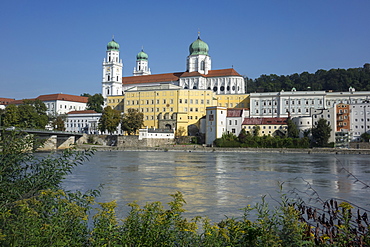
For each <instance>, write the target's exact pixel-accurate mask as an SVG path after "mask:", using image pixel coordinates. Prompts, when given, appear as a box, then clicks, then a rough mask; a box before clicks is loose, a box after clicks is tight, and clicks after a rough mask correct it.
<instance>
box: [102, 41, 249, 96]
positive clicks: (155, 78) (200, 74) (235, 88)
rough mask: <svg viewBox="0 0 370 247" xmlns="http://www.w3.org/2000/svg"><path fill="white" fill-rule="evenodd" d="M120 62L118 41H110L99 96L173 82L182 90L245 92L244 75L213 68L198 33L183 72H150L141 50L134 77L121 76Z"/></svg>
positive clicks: (227, 92)
mask: <svg viewBox="0 0 370 247" xmlns="http://www.w3.org/2000/svg"><path fill="white" fill-rule="evenodd" d="M122 69H123V64H122V60H121V59H120V58H119V44H118V43H117V42H116V41H114V39H113V40H112V41H110V42H109V43H108V45H107V51H106V57H105V58H104V61H103V80H102V95H103V97H104V99H107V97H109V96H118V95H124V94H125V92H126V91H127V90H128V89H130V88H133V87H137V86H158V85H160V84H163V83H165V84H173V85H176V86H179V87H181V88H182V89H189V90H192V89H198V90H212V91H213V92H214V93H215V94H244V93H245V90H246V89H245V82H244V78H243V76H241V75H240V74H239V73H238V72H236V71H235V70H234V69H233V68H229V69H219V70H212V61H211V57H210V56H209V47H208V44H207V43H206V42H204V41H203V40H201V39H200V36H199V35H198V38H197V40H195V41H194V42H193V43H191V45H190V46H189V56H188V57H187V66H186V71H184V72H174V73H164V74H153V75H152V74H151V71H150V68H149V62H148V55H147V54H146V53H145V52H144V50H141V51H140V52H139V53H138V54H137V56H136V67H135V68H134V71H133V76H127V77H122Z"/></svg>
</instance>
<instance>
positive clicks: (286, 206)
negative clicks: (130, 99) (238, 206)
mask: <svg viewBox="0 0 370 247" xmlns="http://www.w3.org/2000/svg"><path fill="white" fill-rule="evenodd" d="M2 137H6V138H1V141H0V148H1V149H0V246H25V247H27V246H93V247H94V246H97V247H100V246H154V247H155V246H161V247H162V246H174V247H175V246H205V247H206V246H288V247H289V246H292V247H293V246H294V247H295V246H369V245H370V235H369V220H368V217H367V213H369V211H367V210H365V209H363V208H360V207H356V208H355V206H354V205H351V204H350V203H348V202H338V201H337V200H328V201H323V200H321V198H319V197H317V196H316V195H317V193H316V192H315V191H314V193H312V194H311V193H310V194H311V195H314V196H316V197H311V198H312V199H314V200H315V201H316V202H318V203H319V205H321V206H319V207H314V206H310V205H308V204H306V203H305V202H304V201H302V200H299V199H298V200H297V199H296V200H294V201H293V200H290V199H288V197H287V195H286V194H283V193H282V194H281V198H280V200H279V201H278V204H277V206H275V207H271V206H269V205H268V203H267V201H266V200H265V197H262V201H261V202H259V203H256V204H255V205H253V206H250V205H246V206H245V208H244V209H243V211H242V212H244V214H242V216H241V217H240V218H228V217H225V219H224V220H222V221H220V222H218V223H217V222H216V223H212V222H211V221H210V220H209V219H208V218H206V217H195V218H193V219H187V218H186V217H185V216H184V211H185V210H184V208H183V206H184V204H185V203H186V202H185V200H184V198H183V195H182V194H181V193H180V192H176V193H175V194H173V195H171V196H172V201H170V202H169V203H168V206H166V207H165V206H163V205H162V203H161V202H152V203H147V204H146V205H145V206H143V207H141V206H139V205H138V204H137V203H135V202H133V203H130V204H129V206H130V207H131V211H130V212H129V214H128V215H127V217H126V218H124V219H123V220H122V221H119V220H118V219H117V217H116V213H115V210H116V203H115V202H114V201H113V202H105V203H98V206H94V204H95V197H96V196H97V195H98V194H99V193H98V192H97V191H88V192H87V193H81V192H74V193H72V192H69V191H64V190H63V189H62V188H61V181H62V179H63V177H64V176H65V175H66V174H68V173H70V172H71V171H72V168H73V167H75V166H76V165H79V164H81V163H82V162H83V161H84V160H86V159H87V158H88V157H89V156H90V155H92V152H91V151H82V152H77V151H72V150H67V151H65V152H63V153H59V154H52V155H49V156H45V157H44V158H35V157H34V156H33V155H32V152H25V150H28V151H32V147H33V144H32V142H33V140H32V139H31V138H23V137H22V136H16V135H15V134H14V133H13V132H6V131H5V132H3V133H2ZM225 138H226V137H225ZM230 138H231V137H230ZM347 173H348V175H349V176H352V177H353V179H355V180H356V182H358V183H360V182H361V181H359V180H358V179H357V178H356V177H355V176H353V175H352V174H351V173H349V172H348V171H347ZM361 183H362V182H361ZM362 185H364V186H365V187H366V188H369V187H370V186H368V185H366V184H364V183H362ZM280 190H281V191H282V187H280ZM307 192H312V191H307ZM294 194H297V191H291V192H290V195H292V197H296V196H294ZM95 210H97V212H96V213H95V214H93V216H91V215H92V214H91V212H95ZM252 214H253V215H255V217H254V218H255V220H253V221H252V220H251V215H252ZM89 221H90V222H91V223H90V224H88V222H89Z"/></svg>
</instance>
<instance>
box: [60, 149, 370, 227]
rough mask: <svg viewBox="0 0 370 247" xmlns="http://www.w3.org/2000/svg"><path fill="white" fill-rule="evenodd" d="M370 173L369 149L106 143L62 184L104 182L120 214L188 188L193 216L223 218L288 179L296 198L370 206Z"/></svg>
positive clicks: (272, 194) (105, 195)
mask: <svg viewBox="0 0 370 247" xmlns="http://www.w3.org/2000/svg"><path fill="white" fill-rule="evenodd" d="M343 168H344V169H346V170H344V169H343ZM348 172H350V173H351V174H353V175H354V176H355V177H354V176H351V175H350V174H349V173H348ZM369 173H370V159H369V156H367V155H334V154H292V153H285V154H284V153H201V152H199V153H196V152H192V153H189V152H158V151H157V152H155V151H153V152H150V151H147V152H138V151H114V152H109V151H104V152H96V153H95V155H94V156H93V157H92V158H91V159H90V160H89V161H87V162H85V163H84V165H82V166H78V167H76V168H75V169H74V170H73V172H72V174H70V175H68V177H67V178H66V179H65V181H64V183H63V185H64V187H65V189H67V190H72V191H74V190H80V191H82V192H84V191H86V190H89V189H97V188H98V187H99V185H100V184H102V185H103V189H102V191H101V196H100V197H99V198H97V201H99V202H107V201H112V200H116V201H117V203H118V207H117V215H118V217H119V218H123V217H125V216H126V215H127V213H128V212H129V209H130V208H129V207H128V206H127V203H130V202H133V201H138V203H139V204H140V205H145V203H146V202H153V201H161V202H162V203H164V204H165V203H167V202H169V201H170V200H171V197H170V196H169V194H173V193H175V192H176V191H181V192H182V193H183V195H184V198H185V200H186V202H187V204H186V205H185V209H186V210H187V213H186V214H185V215H186V216H187V217H189V218H191V217H194V216H208V217H209V218H210V219H211V220H212V221H214V222H215V221H216V222H218V221H220V220H222V219H224V217H225V215H226V216H228V217H239V216H241V215H242V213H243V212H242V211H241V210H240V209H241V208H243V207H246V206H247V205H248V204H250V205H252V206H253V205H254V204H255V203H256V202H261V197H262V196H264V195H266V199H267V200H268V201H270V203H272V204H274V203H276V202H275V201H274V200H273V199H278V198H279V194H278V191H279V183H282V182H283V191H284V192H285V193H286V194H287V195H288V196H289V197H291V198H294V197H300V198H303V199H304V200H305V201H306V202H308V201H309V199H310V198H312V199H314V200H311V202H314V201H315V200H316V199H317V198H321V199H323V200H326V199H330V198H339V199H343V200H347V201H350V202H351V203H354V204H357V205H359V206H362V207H364V208H366V209H370V205H369V204H370V200H369V198H370V196H369V192H370V188H363V187H365V186H364V184H362V182H363V183H365V184H367V185H369V184H370V176H369ZM356 178H357V179H358V180H359V181H357V182H356ZM292 191H295V192H296V193H293V192H292ZM315 192H316V193H317V194H316V193H315ZM297 193H298V194H297Z"/></svg>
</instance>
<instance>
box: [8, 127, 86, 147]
mask: <svg viewBox="0 0 370 247" xmlns="http://www.w3.org/2000/svg"><path fill="white" fill-rule="evenodd" d="M5 130H6V131H17V132H21V133H27V134H30V135H33V136H34V137H35V138H36V139H37V140H40V141H42V142H43V145H42V146H40V147H38V148H37V150H38V151H53V150H62V149H66V148H70V147H71V146H73V145H74V144H75V143H76V140H78V139H79V138H80V137H81V136H82V135H83V134H82V133H74V132H66V131H55V130H41V129H20V128H14V127H11V128H7V129H5Z"/></svg>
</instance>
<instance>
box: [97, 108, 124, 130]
mask: <svg viewBox="0 0 370 247" xmlns="http://www.w3.org/2000/svg"><path fill="white" fill-rule="evenodd" d="M120 121H121V114H120V112H119V111H117V110H115V109H112V107H110V106H106V107H105V108H104V111H103V114H102V116H101V118H100V119H99V124H98V129H99V130H100V131H101V132H104V131H108V132H109V133H110V134H112V133H113V132H115V131H116V130H117V127H118V125H119V123H120Z"/></svg>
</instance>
